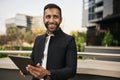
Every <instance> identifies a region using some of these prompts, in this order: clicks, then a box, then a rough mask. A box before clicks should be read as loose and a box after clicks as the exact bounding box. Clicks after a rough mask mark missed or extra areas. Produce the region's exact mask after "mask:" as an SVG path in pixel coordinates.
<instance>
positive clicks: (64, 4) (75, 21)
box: [0, 0, 85, 34]
mask: <svg viewBox="0 0 120 80" xmlns="http://www.w3.org/2000/svg"><path fill="white" fill-rule="evenodd" d="M82 1H83V0H75V1H74V0H0V34H5V31H6V28H5V20H6V19H8V18H12V17H15V15H16V14H17V13H22V14H26V15H31V16H42V15H43V9H44V6H45V5H46V4H48V3H55V4H57V5H58V6H60V7H61V9H62V17H63V25H64V28H63V29H64V30H63V31H64V32H66V33H70V32H71V31H83V30H85V29H84V28H82V27H81V26H82Z"/></svg>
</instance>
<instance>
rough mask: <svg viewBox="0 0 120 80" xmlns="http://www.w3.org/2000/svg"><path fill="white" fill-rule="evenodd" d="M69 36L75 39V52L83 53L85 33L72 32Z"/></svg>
mask: <svg viewBox="0 0 120 80" xmlns="http://www.w3.org/2000/svg"><path fill="white" fill-rule="evenodd" d="M70 34H71V35H72V36H74V37H75V41H76V46H77V51H84V48H85V45H84V44H85V41H86V33H85V32H78V31H72V32H71V33H70Z"/></svg>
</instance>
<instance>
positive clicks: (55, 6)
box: [44, 3, 62, 17]
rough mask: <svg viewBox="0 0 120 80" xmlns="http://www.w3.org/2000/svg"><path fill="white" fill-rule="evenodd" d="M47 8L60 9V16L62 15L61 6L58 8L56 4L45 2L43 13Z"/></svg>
mask: <svg viewBox="0 0 120 80" xmlns="http://www.w3.org/2000/svg"><path fill="white" fill-rule="evenodd" d="M48 8H57V9H58V10H59V11H60V17H62V11H61V8H60V7H59V6H58V5H56V4H53V3H50V4H47V5H46V6H45V7H44V13H45V10H46V9H48Z"/></svg>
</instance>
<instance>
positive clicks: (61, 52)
mask: <svg viewBox="0 0 120 80" xmlns="http://www.w3.org/2000/svg"><path fill="white" fill-rule="evenodd" d="M43 21H44V24H45V27H46V29H47V31H46V33H45V34H43V35H41V36H38V37H37V38H36V40H35V43H34V47H33V51H32V55H31V58H32V60H33V62H34V63H35V64H36V66H32V65H28V66H27V67H26V69H27V70H28V71H29V72H30V74H31V75H32V76H33V79H32V80H68V79H69V78H71V77H74V75H75V74H76V67H77V50H76V44H75V40H74V38H73V37H72V36H70V35H68V34H66V33H64V32H63V31H62V29H61V28H60V24H61V22H62V13H61V8H60V7H59V6H57V5H56V4H48V5H46V6H45V7H44V17H43ZM21 74H22V73H21ZM22 75H24V74H22Z"/></svg>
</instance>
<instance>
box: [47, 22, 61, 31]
mask: <svg viewBox="0 0 120 80" xmlns="http://www.w3.org/2000/svg"><path fill="white" fill-rule="evenodd" d="M50 24H54V23H49V24H48V23H45V27H46V29H47V31H50V32H54V31H57V30H58V28H59V25H60V24H58V23H55V24H54V25H56V28H55V29H54V31H51V30H50V29H49V28H48V26H49V25H50Z"/></svg>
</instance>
